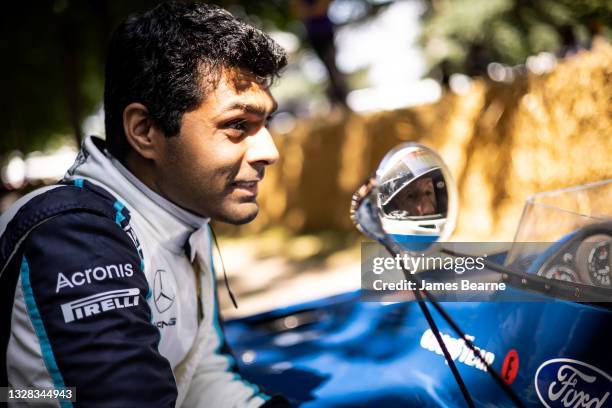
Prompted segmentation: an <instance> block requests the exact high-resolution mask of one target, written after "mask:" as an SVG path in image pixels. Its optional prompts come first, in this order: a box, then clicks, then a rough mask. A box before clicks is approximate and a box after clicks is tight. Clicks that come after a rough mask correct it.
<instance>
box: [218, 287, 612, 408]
mask: <svg viewBox="0 0 612 408" xmlns="http://www.w3.org/2000/svg"><path fill="white" fill-rule="evenodd" d="M510 290H518V289H514V288H510ZM522 295H523V296H531V297H532V298H533V301H526V302H455V303H452V302H446V303H443V304H442V305H443V307H444V308H445V309H446V311H447V312H448V314H450V315H451V316H452V317H453V319H454V320H455V321H456V322H457V323H458V324H459V326H460V327H461V328H462V329H463V331H464V332H465V333H466V335H468V336H472V337H473V342H474V344H475V345H476V346H477V347H478V348H480V349H481V353H483V354H484V355H485V356H488V357H487V358H488V359H489V360H490V359H492V364H491V365H492V367H493V368H494V369H495V370H496V371H497V372H498V373H500V375H501V376H502V378H505V379H506V380H508V381H509V382H510V383H511V387H512V389H513V390H514V391H515V392H516V393H517V395H518V396H519V397H520V399H521V400H522V401H523V403H524V404H525V405H526V406H534V407H536V406H538V407H539V406H549V407H557V406H559V407H561V406H565V407H570V406H571V407H574V406H575V407H580V406H589V407H606V406H610V405H611V404H612V398H611V397H610V395H609V394H610V393H612V380H611V378H610V373H612V353H611V352H610V350H611V349H610V347H611V345H612V330H610V327H611V326H612V325H611V323H612V313H611V312H610V309H609V305H607V304H581V303H576V302H571V301H562V300H558V299H553V298H550V297H546V296H544V295H539V294H527V293H525V294H522ZM360 299H361V298H360V292H359V291H357V292H352V293H346V294H342V295H339V296H334V297H331V298H326V299H321V300H318V301H314V302H309V303H305V304H301V305H296V306H291V307H288V308H285V309H279V310H274V311H272V312H268V313H264V314H259V315H256V316H251V317H248V318H243V319H238V320H233V321H230V322H227V323H226V326H225V330H226V336H227V339H228V341H229V343H230V344H231V345H232V348H233V351H234V353H235V355H236V357H237V360H238V362H239V364H240V368H241V371H242V373H243V375H244V376H245V377H246V378H247V379H248V380H250V381H252V382H254V383H256V384H261V385H262V386H264V387H265V388H266V389H267V390H268V391H271V392H278V393H282V394H284V395H285V396H286V397H288V398H289V399H290V401H291V402H292V403H293V404H295V405H300V406H302V407H331V406H333V407H349V406H350V407H386V406H419V407H460V406H465V400H464V399H463V396H462V395H461V393H460V390H459V388H458V386H457V384H456V382H455V380H454V378H453V376H452V373H451V371H450V369H449V367H448V365H447V363H446V362H445V360H444V357H443V355H442V353H441V352H440V349H439V348H438V347H437V345H436V344H435V340H434V339H433V337H432V336H431V331H429V326H428V324H427V322H426V320H425V319H424V318H423V316H422V314H421V312H420V310H419V308H418V304H417V303H416V302H401V303H392V304H383V303H377V302H362V301H360ZM430 309H432V308H431V306H430ZM433 314H434V317H435V319H436V322H437V324H438V327H439V328H440V331H441V332H442V334H443V335H444V337H445V344H447V347H448V348H449V351H450V352H451V355H452V356H453V359H454V360H455V363H456V364H457V367H458V369H459V372H460V373H461V376H462V377H463V379H464V381H465V383H466V385H467V387H468V389H469V390H470V393H471V395H472V398H473V399H474V402H475V403H476V406H479V407H480V406H483V407H512V406H514V404H513V403H512V401H511V400H510V399H509V398H508V397H507V396H506V395H505V394H504V393H503V392H502V390H501V388H500V387H499V386H498V385H497V384H496V383H495V382H494V381H493V379H492V378H491V376H490V374H489V373H487V372H486V371H485V369H484V367H482V365H480V367H479V364H478V362H477V360H475V359H474V358H473V354H472V353H471V352H469V350H468V349H467V348H466V347H465V346H464V345H463V342H462V341H461V340H459V338H458V336H456V335H455V333H453V332H452V330H451V328H450V327H449V326H448V325H447V324H446V322H445V321H444V320H443V319H441V318H440V316H439V315H438V314H437V313H436V312H435V311H433ZM294 326H296V327H294ZM292 327H294V328H292ZM428 331H429V332H428ZM512 350H514V351H512ZM491 356H493V357H491ZM576 372H577V373H576ZM512 377H515V378H514V379H513V381H512ZM563 380H565V381H563ZM589 401H590V405H589Z"/></svg>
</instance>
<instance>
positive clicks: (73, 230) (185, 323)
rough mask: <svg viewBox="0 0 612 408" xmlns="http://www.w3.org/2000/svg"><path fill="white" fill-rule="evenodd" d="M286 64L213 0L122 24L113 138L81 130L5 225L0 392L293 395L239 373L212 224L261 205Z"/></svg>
mask: <svg viewBox="0 0 612 408" xmlns="http://www.w3.org/2000/svg"><path fill="white" fill-rule="evenodd" d="M285 65H286V55H285V53H284V51H283V50H282V49H281V48H280V47H279V46H278V45H277V44H276V43H275V42H274V41H272V40H271V39H270V38H269V37H268V36H267V35H265V34H264V33H262V32H260V31H258V30H256V29H255V28H253V27H250V26H248V25H246V24H245V23H243V22H241V21H239V20H237V19H235V18H234V17H233V16H232V15H231V14H229V13H228V12H227V11H225V10H223V9H220V8H217V7H215V6H210V5H201V4H198V5H195V4H191V5H185V4H163V5H160V6H158V7H156V8H155V9H153V10H151V11H149V12H146V13H144V14H142V15H137V16H131V17H129V18H128V19H127V20H126V21H125V22H123V23H122V24H121V25H120V26H119V27H118V28H117V30H116V32H115V33H114V35H113V38H112V39H111V43H110V47H109V55H108V59H107V66H106V83H105V94H104V104H105V114H106V119H105V127H106V144H105V143H104V142H103V141H102V140H101V139H98V138H94V137H90V138H87V139H86V140H85V141H84V144H83V147H82V150H81V152H80V154H79V156H78V158H77V160H76V162H75V164H74V165H73V166H72V168H71V169H70V170H69V171H68V173H67V175H66V178H65V180H64V181H63V183H60V184H59V185H56V186H51V187H46V188H43V189H40V190H37V191H35V192H34V193H31V194H29V195H27V196H26V197H24V198H23V199H21V200H19V201H18V202H17V203H16V204H15V206H13V207H12V208H11V209H10V210H9V211H8V212H7V213H6V214H4V215H3V217H2V222H1V223H0V233H1V234H2V235H1V236H0V264H1V265H2V266H1V267H2V275H1V278H0V279H1V280H2V285H1V288H2V291H3V293H2V296H1V299H2V302H4V304H3V305H2V309H1V310H2V313H3V316H2V320H1V322H2V327H1V329H2V332H1V333H0V334H1V337H0V341H1V343H0V345H1V346H0V347H1V348H2V353H3V356H5V357H6V360H5V364H4V367H5V369H4V370H2V376H3V378H2V380H3V383H2V385H3V386H4V385H6V384H8V385H9V386H11V387H13V388H19V389H21V388H25V387H35V388H43V387H51V388H56V389H61V388H63V387H75V388H76V400H77V401H76V403H75V405H80V406H86V407H89V406H105V407H106V406H112V407H136V406H147V407H157V406H207V407H224V406H228V407H230V406H231V407H239V406H240V407H241V406H244V407H256V406H285V405H287V403H286V400H284V399H283V398H281V397H274V398H270V397H269V396H268V395H266V394H264V393H263V392H262V391H261V390H260V389H259V388H258V387H257V386H255V385H253V384H249V383H247V382H246V381H244V380H242V378H241V377H240V375H239V374H238V373H237V372H236V371H235V369H236V363H235V361H234V359H233V358H232V356H231V354H230V353H229V352H228V349H227V346H226V345H225V343H224V340H223V334H222V330H221V328H220V321H219V316H218V306H217V302H216V292H215V271H214V265H213V262H212V249H211V248H212V244H211V238H210V230H209V226H208V223H209V221H210V220H211V219H214V220H219V221H223V222H228V223H232V224H242V223H246V222H249V221H251V220H252V219H253V218H255V216H256V215H257V211H258V206H257V201H256V197H257V190H258V184H259V182H260V181H261V179H262V178H263V176H264V168H265V167H266V166H268V165H270V164H273V163H274V162H275V161H276V160H277V158H278V151H277V150H276V147H275V146H274V143H273V141H272V139H271V137H270V134H269V133H268V131H267V130H266V127H265V125H266V121H267V119H268V117H269V115H270V114H271V113H272V112H273V111H274V109H275V101H274V99H273V98H272V96H271V95H270V92H269V89H268V86H269V84H270V80H271V79H273V78H274V77H275V76H277V75H278V73H279V71H280V70H281V69H282V68H283V67H284V66H285ZM64 405H66V406H70V405H71V403H69V402H63V403H62V406H64Z"/></svg>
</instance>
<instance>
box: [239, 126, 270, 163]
mask: <svg viewBox="0 0 612 408" xmlns="http://www.w3.org/2000/svg"><path fill="white" fill-rule="evenodd" d="M247 141H248V143H249V146H248V150H247V157H246V159H247V161H248V162H249V163H257V162H263V163H265V164H266V165H270V164H274V163H276V161H278V150H277V149H276V145H275V144H274V140H272V135H271V134H270V132H269V131H268V129H267V128H266V127H264V126H262V127H261V129H259V131H258V132H257V133H255V134H254V135H251V136H249V137H248V138H247Z"/></svg>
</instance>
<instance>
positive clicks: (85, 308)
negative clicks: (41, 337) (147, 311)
mask: <svg viewBox="0 0 612 408" xmlns="http://www.w3.org/2000/svg"><path fill="white" fill-rule="evenodd" d="M139 293H140V291H139V290H138V288H131V289H119V290H111V291H108V292H104V293H98V294H95V295H92V296H87V297H84V298H82V299H79V300H73V301H72V302H69V303H64V304H63V305H62V306H61V307H62V313H63V315H64V321H65V322H66V323H70V322H72V321H75V320H80V319H84V318H85V317H89V316H93V315H97V314H100V313H104V312H107V311H109V310H115V309H124V308H126V307H132V306H137V305H138V298H139Z"/></svg>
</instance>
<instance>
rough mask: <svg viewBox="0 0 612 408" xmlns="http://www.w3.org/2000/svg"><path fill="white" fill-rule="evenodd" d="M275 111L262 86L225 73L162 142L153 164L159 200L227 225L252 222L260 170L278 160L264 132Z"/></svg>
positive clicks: (255, 211)
mask: <svg viewBox="0 0 612 408" xmlns="http://www.w3.org/2000/svg"><path fill="white" fill-rule="evenodd" d="M275 109H276V102H275V101H274V99H273V98H272V96H271V94H270V92H269V90H268V88H267V86H265V85H263V84H261V82H259V81H257V80H256V79H255V78H254V77H253V76H249V75H246V74H244V73H240V72H235V71H232V72H224V73H223V74H222V75H221V78H220V80H219V82H218V85H217V87H216V88H215V89H214V90H213V91H212V92H209V93H208V95H207V97H206V98H205V99H204V101H203V102H202V104H201V105H200V106H199V107H198V108H196V109H195V110H193V111H190V112H186V113H185V114H184V115H183V118H182V121H181V130H180V133H179V135H178V136H177V137H170V138H165V139H164V140H163V142H162V143H163V152H162V154H161V155H160V159H159V160H158V161H157V162H156V167H157V169H158V171H157V175H156V178H157V182H156V184H157V186H158V188H159V189H160V190H161V192H162V194H163V195H164V196H166V197H168V198H169V199H170V200H171V201H173V202H175V203H176V204H178V205H180V206H181V207H183V208H186V209H188V210H190V211H192V212H194V213H196V214H199V215H201V216H205V217H211V218H212V219H215V220H219V221H223V222H228V223H231V224H243V223H247V222H249V221H251V220H253V219H254V218H255V216H256V215H257V212H258V205H257V201H256V198H257V191H258V184H259V182H260V181H261V179H262V178H263V176H264V168H265V167H266V166H268V165H270V164H273V163H274V162H276V161H277V160H278V151H277V150H276V146H275V145H274V142H273V141H272V138H271V136H270V133H269V132H268V130H267V129H266V127H265V125H266V120H267V119H268V116H269V115H270V114H271V113H272V112H273V111H274V110H275Z"/></svg>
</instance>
